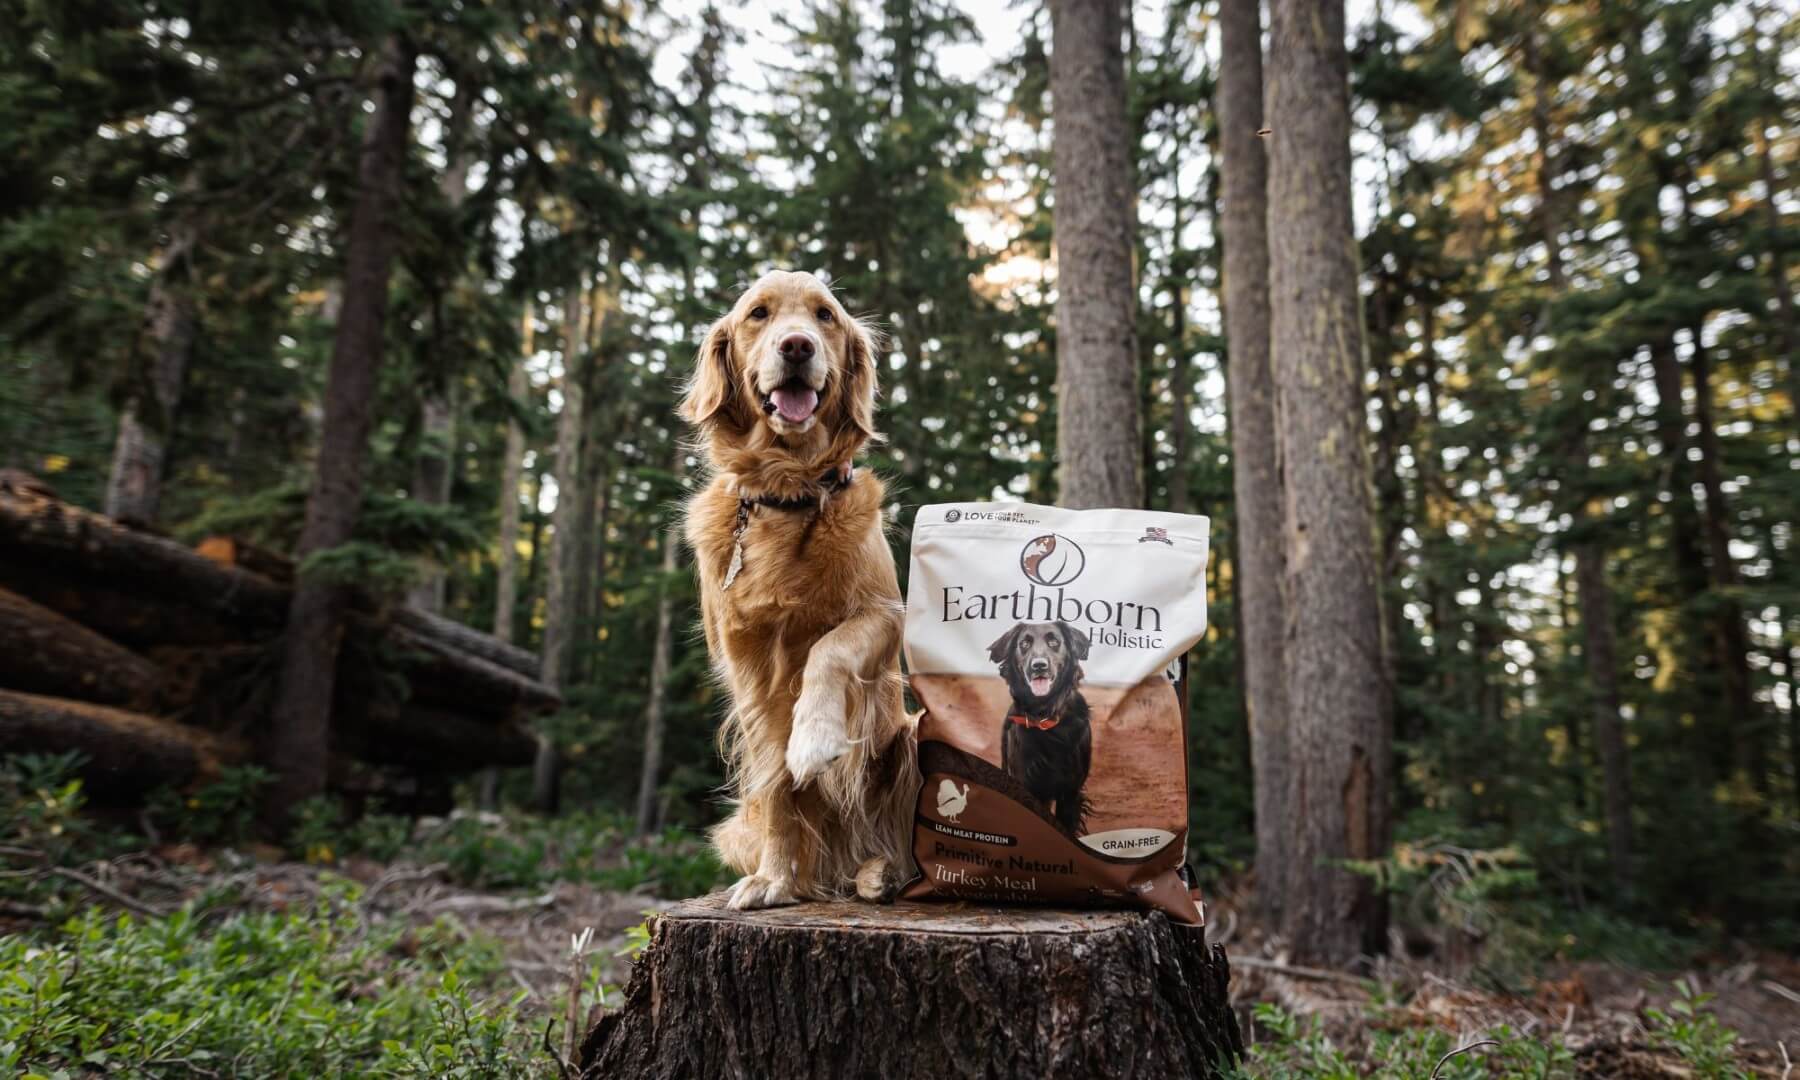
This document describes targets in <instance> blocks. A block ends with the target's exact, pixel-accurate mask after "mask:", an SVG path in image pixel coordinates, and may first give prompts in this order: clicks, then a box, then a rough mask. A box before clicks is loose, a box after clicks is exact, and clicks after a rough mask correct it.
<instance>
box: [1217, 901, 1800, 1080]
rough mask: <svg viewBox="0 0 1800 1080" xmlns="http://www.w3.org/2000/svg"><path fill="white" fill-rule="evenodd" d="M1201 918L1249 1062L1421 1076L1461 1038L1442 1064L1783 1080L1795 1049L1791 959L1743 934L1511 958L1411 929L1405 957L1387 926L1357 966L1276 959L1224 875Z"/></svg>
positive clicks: (1258, 1066)
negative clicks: (1569, 955) (1218, 951)
mask: <svg viewBox="0 0 1800 1080" xmlns="http://www.w3.org/2000/svg"><path fill="white" fill-rule="evenodd" d="M1208 918H1209V927H1208V936H1209V938H1210V939H1211V940H1213V941H1215V942H1217V943H1220V944H1223V945H1224V946H1225V947H1226V951H1227V952H1228V953H1229V954H1230V956H1231V965H1232V975H1231V993H1232V998H1233V1002H1234V1004H1236V1005H1237V1006H1238V1008H1239V1015H1240V1018H1241V1019H1242V1020H1243V1021H1244V1033H1245V1039H1246V1042H1247V1043H1248V1044H1249V1045H1250V1046H1251V1048H1252V1060H1253V1066H1252V1069H1251V1071H1252V1073H1253V1074H1256V1075H1270V1076H1288V1075H1293V1076H1331V1075H1343V1076H1347V1077H1348V1076H1361V1075H1374V1074H1380V1075H1395V1076H1407V1075H1421V1076H1429V1075H1432V1073H1431V1072H1430V1071H1429V1070H1430V1069H1432V1068H1435V1067H1436V1063H1437V1062H1438V1060H1439V1057H1440V1056H1441V1054H1445V1053H1449V1052H1450V1051H1451V1050H1455V1049H1458V1048H1463V1047H1472V1049H1470V1050H1468V1051H1466V1053H1465V1054H1464V1055H1458V1057H1457V1059H1456V1060H1455V1061H1453V1062H1444V1063H1443V1064H1444V1065H1445V1066H1446V1067H1445V1069H1444V1071H1443V1072H1442V1074H1441V1075H1442V1076H1446V1077H1447V1076H1452V1075H1465V1074H1467V1075H1474V1076H1486V1075H1505V1076H1568V1075H1574V1076H1580V1077H1619V1078H1625V1080H1634V1078H1640V1077H1643V1078H1648V1077H1669V1078H1689V1077H1732V1076H1739V1075H1754V1076H1771V1077H1778V1078H1781V1080H1791V1078H1792V1077H1794V1076H1795V1073H1796V1070H1795V1065H1796V1061H1795V1059H1796V1058H1800V957H1796V956H1793V955H1789V954H1784V953H1780V952H1775V951H1771V950H1766V949H1757V948H1754V947H1751V946H1748V945H1741V946H1738V947H1736V948H1734V949H1731V950H1729V951H1721V952H1711V953H1698V954H1695V955H1693V956H1692V957H1690V958H1688V959H1689V960H1690V962H1689V963H1687V964H1683V965H1680V966H1676V967H1661V966H1657V967H1645V966H1638V965H1636V964H1632V963H1628V962H1621V961H1618V960H1602V959H1581V960H1558V959H1547V960H1543V959H1540V960H1539V961H1538V962H1536V963H1534V964H1532V965H1531V969H1530V970H1529V971H1521V970H1520V969H1518V968H1517V967H1514V966H1502V965H1492V966H1490V965H1488V964H1486V963H1484V959H1485V958H1484V956H1483V952H1482V950H1481V949H1480V948H1479V947H1478V946H1476V947H1470V945H1469V943H1467V942H1464V943H1461V944H1462V945H1463V947H1462V948H1460V949H1459V948H1457V947H1456V946H1455V944H1452V946H1451V947H1450V948H1444V947H1443V944H1444V943H1443V941H1442V939H1441V937H1440V939H1439V940H1438V941H1437V942H1436V943H1434V944H1435V946H1436V947H1433V945H1431V944H1425V945H1423V947H1420V946H1421V943H1420V942H1418V941H1417V940H1416V939H1415V942H1414V944H1415V948H1414V949H1413V950H1411V951H1412V952H1413V953H1418V952H1424V953H1425V955H1422V956H1420V955H1409V950H1407V949H1406V948H1405V944H1406V943H1405V942H1404V941H1402V940H1400V938H1399V935H1396V941H1395V945H1396V948H1394V949H1393V950H1392V952H1391V954H1390V955H1389V956H1388V957H1384V958H1382V959H1381V961H1379V963H1378V964H1377V965H1376V967H1375V968H1374V969H1373V971H1371V972H1370V973H1369V975H1368V976H1367V977H1365V976H1363V975H1360V974H1352V973H1349V972H1343V971H1333V970H1320V969H1316V968H1309V967H1304V966H1297V965H1293V964H1290V963H1288V962H1287V958H1286V955H1285V951H1284V948H1283V945H1282V943H1281V941H1280V940H1279V939H1278V938H1277V937H1275V936H1274V935H1272V934H1271V933H1270V932H1269V930H1268V928H1267V927H1266V926H1265V925H1263V923H1262V921H1261V920H1260V919H1259V918H1258V917H1257V915H1256V914H1255V911H1254V907H1253V905H1252V904H1251V903H1250V898H1249V897H1248V896H1246V895H1244V894H1242V893H1238V892H1235V891H1233V890H1231V889H1229V888H1227V889H1225V890H1222V891H1220V892H1218V893H1215V894H1214V895H1212V897H1211V901H1210V903H1209V910H1208ZM1488 1040H1491V1043H1490V1044H1489V1045H1482V1044H1483V1043H1484V1042H1485V1041H1488ZM1488 1055H1497V1056H1496V1059H1495V1060H1493V1061H1491V1062H1488V1063H1486V1065H1480V1064H1477V1059H1480V1058H1483V1057H1485V1056H1488ZM1463 1062H1466V1063H1467V1064H1463ZM1421 1063H1422V1064H1423V1068H1422V1069H1420V1065H1421ZM1452 1065H1455V1066H1456V1068H1452V1067H1451V1066H1452ZM1489 1066H1491V1067H1489ZM1415 1069H1419V1071H1417V1072H1415V1071H1414V1070H1415Z"/></svg>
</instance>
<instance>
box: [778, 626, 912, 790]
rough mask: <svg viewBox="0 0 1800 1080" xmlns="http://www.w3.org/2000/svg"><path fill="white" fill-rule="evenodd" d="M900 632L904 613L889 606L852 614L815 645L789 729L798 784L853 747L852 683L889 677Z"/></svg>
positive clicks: (793, 772) (793, 773) (791, 765)
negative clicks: (849, 701)
mask: <svg viewBox="0 0 1800 1080" xmlns="http://www.w3.org/2000/svg"><path fill="white" fill-rule="evenodd" d="M899 634H900V615H899V613H898V612H897V611H894V610H889V609H885V608H884V609H879V610H874V611H867V612H864V613H862V614H859V615H853V616H851V617H850V618H848V619H845V620H844V621H843V622H841V623H839V624H838V625H837V626H835V627H832V629H831V630H830V631H829V632H827V633H826V634H825V635H824V636H823V637H821V638H819V640H818V641H816V642H814V643H813V647H812V650H811V651H810V652H808V653H807V656H806V673H805V675H804V676H803V678H802V681H801V684H800V697H799V698H798V699H797V700H796V701H795V702H794V726H793V730H792V731H790V732H789V733H788V744H787V767H788V773H789V775H791V776H792V777H793V778H794V786H795V787H796V788H799V787H804V786H805V785H806V784H807V783H809V782H811V781H812V779H813V778H814V777H816V776H818V775H819V774H820V773H822V772H824V771H825V770H826V768H827V767H829V766H830V765H831V763H832V762H834V761H836V760H837V759H838V758H840V757H842V756H844V754H845V753H846V752H848V751H849V749H850V731H849V725H848V717H847V715H846V701H847V699H848V697H849V694H848V691H849V687H850V682H851V680H853V679H861V680H874V679H879V678H883V677H885V675H886V672H885V670H883V669H884V668H885V667H886V666H887V664H888V663H889V659H888V658H889V657H890V656H891V655H892V654H893V650H894V645H895V643H896V642H897V641H898V640H899ZM864 734H866V733H864Z"/></svg>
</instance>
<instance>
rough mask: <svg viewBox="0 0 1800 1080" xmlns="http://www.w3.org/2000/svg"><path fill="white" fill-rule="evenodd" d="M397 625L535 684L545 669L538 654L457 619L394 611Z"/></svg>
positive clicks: (411, 609) (415, 610)
mask: <svg viewBox="0 0 1800 1080" xmlns="http://www.w3.org/2000/svg"><path fill="white" fill-rule="evenodd" d="M394 622H395V623H396V624H398V625H400V626H404V627H406V628H407V629H408V630H411V631H413V632H414V633H416V634H418V635H419V636H420V637H423V638H427V639H429V640H431V641H436V642H441V643H442V644H445V645H448V646H450V647H451V648H453V649H456V650H457V651H459V652H465V653H468V654H469V655H470V656H478V657H480V658H481V659H483V660H486V661H488V662H489V663H491V664H498V665H500V666H501V667H503V668H506V669H507V670H509V671H514V672H517V673H518V674H520V675H524V676H527V677H529V678H530V679H532V680H533V681H536V679H537V677H538V669H539V668H540V667H542V666H543V665H542V663H541V661H539V660H538V656H537V653H534V652H530V651H529V650H526V649H521V648H519V647H518V646H517V645H511V644H508V643H507V642H504V641H501V640H500V639H499V638H497V637H495V636H493V635H492V634H484V633H482V632H481V631H479V630H476V629H473V628H471V627H467V626H464V625H463V624H462V623H459V622H457V621H455V620H454V619H446V618H444V617H443V616H442V615H433V614H432V613H431V612H429V611H420V610H419V609H418V608H415V607H403V608H398V609H396V610H395V611H394Z"/></svg>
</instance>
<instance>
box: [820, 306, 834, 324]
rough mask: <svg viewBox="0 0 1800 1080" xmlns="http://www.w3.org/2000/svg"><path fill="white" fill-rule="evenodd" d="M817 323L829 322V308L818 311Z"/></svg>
mask: <svg viewBox="0 0 1800 1080" xmlns="http://www.w3.org/2000/svg"><path fill="white" fill-rule="evenodd" d="M819 321H820V322H823V323H828V322H830V321H831V309H830V308H828V307H822V308H820V309H819Z"/></svg>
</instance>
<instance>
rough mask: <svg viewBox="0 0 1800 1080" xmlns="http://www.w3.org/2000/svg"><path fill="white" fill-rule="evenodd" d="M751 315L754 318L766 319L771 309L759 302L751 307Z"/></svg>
mask: <svg viewBox="0 0 1800 1080" xmlns="http://www.w3.org/2000/svg"><path fill="white" fill-rule="evenodd" d="M750 317H751V318H752V319H766V318H768V317H769V309H768V308H766V307H764V306H762V305H761V304H758V305H756V306H755V307H753V308H751V309H750Z"/></svg>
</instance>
